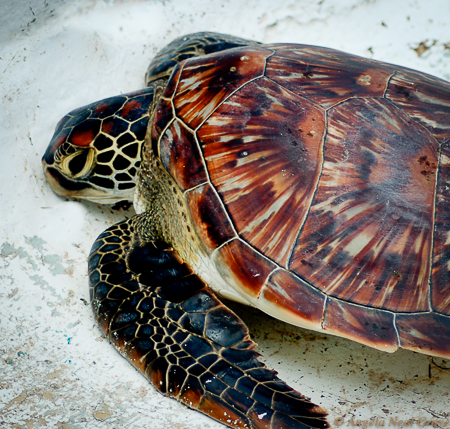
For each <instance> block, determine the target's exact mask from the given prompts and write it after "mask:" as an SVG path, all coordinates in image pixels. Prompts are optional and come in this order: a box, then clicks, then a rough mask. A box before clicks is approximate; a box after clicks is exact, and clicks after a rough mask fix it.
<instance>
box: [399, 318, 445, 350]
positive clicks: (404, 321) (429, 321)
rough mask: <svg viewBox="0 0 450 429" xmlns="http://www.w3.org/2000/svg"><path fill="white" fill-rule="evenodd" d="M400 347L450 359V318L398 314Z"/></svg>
mask: <svg viewBox="0 0 450 429" xmlns="http://www.w3.org/2000/svg"><path fill="white" fill-rule="evenodd" d="M396 325H397V328H398V333H399V338H400V347H402V348H404V349H409V350H413V351H416V352H420V353H426V354H429V355H432V356H446V357H447V358H448V357H449V346H448V339H449V338H450V317H448V316H443V315H441V314H435V313H423V314H398V315H397V317H396Z"/></svg>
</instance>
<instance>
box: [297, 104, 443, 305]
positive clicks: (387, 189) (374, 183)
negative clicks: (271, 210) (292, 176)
mask: <svg viewBox="0 0 450 429" xmlns="http://www.w3.org/2000/svg"><path fill="white" fill-rule="evenodd" d="M328 118H329V125H328V134H327V137H326V141H325V161H324V165H323V170H322V175H321V178H320V180H319V185H318V188H317V192H316V195H315V198H314V201H313V203H312V206H311V209H310V213H309V216H308V219H307V220H306V222H305V225H304V227H303V229H302V231H301V233H300V235H299V238H298V243H297V245H296V247H295V249H294V251H293V257H292V261H291V264H290V268H291V269H292V270H293V271H295V272H296V273H297V274H299V275H300V276H302V277H304V278H305V279H306V280H307V281H309V282H311V283H312V284H314V285H315V286H316V287H318V288H320V289H321V290H323V291H325V292H326V293H327V294H329V295H331V296H335V297H339V298H341V299H344V300H348V301H352V302H356V303H359V304H362V305H370V306H373V307H379V308H384V309H388V310H397V311H426V310H429V305H428V298H429V291H428V278H429V273H430V252H431V245H432V231H433V227H432V224H433V212H434V187H435V180H436V175H435V174H430V175H426V176H424V175H423V174H422V173H421V172H422V171H423V168H424V167H423V165H421V162H420V161H421V160H423V159H424V157H426V159H428V160H429V161H430V162H431V164H433V165H434V166H436V165H437V157H438V151H439V146H438V143H437V142H436V140H435V139H434V138H433V137H432V136H431V135H430V134H429V133H428V131H427V130H425V129H424V128H423V127H421V126H420V125H418V124H416V123H414V122H413V121H411V119H410V118H409V117H408V116H406V115H405V114H404V113H403V112H402V111H400V110H399V109H397V108H395V107H393V106H392V105H391V104H390V103H389V102H387V101H385V100H381V99H380V100H374V99H372V100H367V99H353V100H350V101H348V102H346V103H343V104H340V105H339V106H336V107H335V108H333V109H332V110H331V111H330V112H329V117H328Z"/></svg>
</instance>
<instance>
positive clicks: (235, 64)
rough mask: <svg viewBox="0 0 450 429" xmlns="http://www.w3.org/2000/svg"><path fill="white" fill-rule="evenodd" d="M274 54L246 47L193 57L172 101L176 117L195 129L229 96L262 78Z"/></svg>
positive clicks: (187, 63) (183, 73)
mask: <svg viewBox="0 0 450 429" xmlns="http://www.w3.org/2000/svg"><path fill="white" fill-rule="evenodd" d="M271 54H272V51H270V50H268V49H264V48H250V47H246V48H240V49H232V50H230V51H226V52H225V53H223V52H218V53H216V54H211V55H208V56H207V57H199V58H191V59H190V60H188V61H187V62H186V64H185V66H184V68H183V71H182V74H181V77H180V82H179V85H178V87H177V91H176V94H175V96H174V98H173V103H174V106H175V110H176V114H177V116H178V117H180V118H182V120H183V121H184V122H185V123H186V124H187V125H188V126H189V127H191V128H193V129H196V128H197V127H198V126H199V125H200V124H201V123H202V122H203V121H204V120H205V119H207V118H208V116H209V115H211V113H212V112H213V111H214V110H215V109H216V108H217V106H219V105H220V104H221V103H222V102H223V100H224V99H225V98H226V97H227V96H229V95H230V94H231V93H233V92H234V91H235V90H236V89H238V88H239V87H241V86H242V85H244V84H246V83H247V82H249V81H250V80H252V79H255V78H257V77H259V76H262V75H263V73H264V67H265V63H266V58H268V57H269V56H270V55H271Z"/></svg>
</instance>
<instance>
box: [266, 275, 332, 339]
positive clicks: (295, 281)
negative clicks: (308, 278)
mask: <svg viewBox="0 0 450 429" xmlns="http://www.w3.org/2000/svg"><path fill="white" fill-rule="evenodd" d="M259 299H260V300H261V301H262V300H265V301H267V303H268V304H270V308H271V309H272V311H271V314H277V313H278V315H279V317H280V318H281V319H283V320H286V321H291V322H294V323H295V320H297V323H298V320H299V319H300V320H301V321H302V326H304V327H307V328H309V329H313V330H317V331H318V330H320V329H321V322H322V316H323V309H324V304H325V299H326V296H325V294H323V293H322V292H320V291H318V290H317V289H315V288H313V287H311V286H310V285H308V284H307V283H306V282H304V281H303V280H301V279H300V278H298V277H296V276H294V275H293V274H292V273H290V272H289V271H286V270H279V271H275V272H274V273H273V274H272V275H271V276H270V278H269V280H268V281H267V284H266V286H265V287H264V289H263V290H262V292H261V295H260V298H259ZM261 306H264V307H265V308H266V303H264V304H261Z"/></svg>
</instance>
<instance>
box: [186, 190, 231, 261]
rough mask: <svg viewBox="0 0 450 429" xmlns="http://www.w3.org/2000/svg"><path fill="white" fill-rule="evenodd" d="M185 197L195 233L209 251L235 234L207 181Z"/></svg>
mask: <svg viewBox="0 0 450 429" xmlns="http://www.w3.org/2000/svg"><path fill="white" fill-rule="evenodd" d="M186 198H187V202H188V206H189V209H190V213H191V216H192V219H193V221H194V225H195V228H196V231H197V234H198V236H199V237H200V239H201V241H202V243H203V244H204V245H205V246H206V248H207V251H208V252H209V253H211V252H212V251H213V250H214V249H216V248H217V247H219V246H221V245H222V244H224V243H225V242H227V241H228V240H231V239H232V238H233V237H235V236H236V235H235V233H234V231H233V228H232V226H231V224H230V222H229V219H228V216H227V215H226V213H225V212H224V210H223V209H222V206H221V203H220V200H219V198H218V197H217V195H216V194H215V192H214V190H213V188H212V187H211V185H210V184H209V183H206V184H205V185H203V186H199V187H197V188H195V189H193V190H191V191H189V192H188V193H187V194H186Z"/></svg>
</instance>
